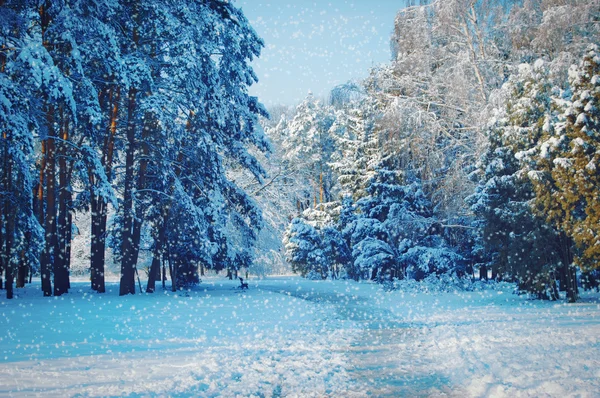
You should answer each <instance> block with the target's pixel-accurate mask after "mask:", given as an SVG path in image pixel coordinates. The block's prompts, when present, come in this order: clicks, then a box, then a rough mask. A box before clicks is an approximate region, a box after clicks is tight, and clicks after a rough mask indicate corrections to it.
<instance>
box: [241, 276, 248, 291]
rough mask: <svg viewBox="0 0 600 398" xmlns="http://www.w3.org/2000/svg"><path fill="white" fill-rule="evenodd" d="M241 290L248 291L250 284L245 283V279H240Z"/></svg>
mask: <svg viewBox="0 0 600 398" xmlns="http://www.w3.org/2000/svg"><path fill="white" fill-rule="evenodd" d="M240 289H242V290H244V289H248V283H244V278H242V277H240Z"/></svg>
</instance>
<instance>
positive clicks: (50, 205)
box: [41, 104, 56, 297]
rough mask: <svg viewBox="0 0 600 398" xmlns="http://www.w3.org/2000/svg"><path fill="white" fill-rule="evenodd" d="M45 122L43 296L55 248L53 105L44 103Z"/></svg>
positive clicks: (48, 293) (47, 290)
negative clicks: (46, 130) (46, 133)
mask: <svg viewBox="0 0 600 398" xmlns="http://www.w3.org/2000/svg"><path fill="white" fill-rule="evenodd" d="M46 123H47V128H48V137H47V138H46V162H45V167H44V175H45V180H46V212H45V218H44V228H45V237H46V242H45V245H44V254H43V256H42V264H41V274H42V275H41V276H42V291H43V293H44V296H46V297H48V296H51V295H52V284H51V281H50V276H51V272H52V266H53V263H54V256H55V254H56V253H55V252H54V250H55V248H56V233H55V232H56V195H55V188H56V186H55V185H56V183H55V181H56V176H55V174H54V173H55V170H54V169H55V142H54V106H53V105H51V104H47V105H46Z"/></svg>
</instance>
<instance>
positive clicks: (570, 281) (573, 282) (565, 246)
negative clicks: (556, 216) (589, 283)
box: [559, 232, 579, 303]
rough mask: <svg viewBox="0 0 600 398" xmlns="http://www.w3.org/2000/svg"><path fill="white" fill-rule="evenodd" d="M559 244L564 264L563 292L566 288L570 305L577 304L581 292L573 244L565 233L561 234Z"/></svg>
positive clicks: (561, 270) (562, 276)
mask: <svg viewBox="0 0 600 398" xmlns="http://www.w3.org/2000/svg"><path fill="white" fill-rule="evenodd" d="M559 242H560V243H559V247H560V251H561V262H562V267H560V269H559V272H560V273H561V275H560V284H561V290H562V289H563V288H564V290H565V291H566V292H567V301H568V302H569V303H575V302H576V301H577V299H578V298H579V291H578V288H577V273H576V269H575V266H573V252H572V251H571V248H572V247H573V242H572V240H571V238H569V237H568V236H567V235H566V234H565V233H564V232H560V234H559ZM563 284H564V287H563Z"/></svg>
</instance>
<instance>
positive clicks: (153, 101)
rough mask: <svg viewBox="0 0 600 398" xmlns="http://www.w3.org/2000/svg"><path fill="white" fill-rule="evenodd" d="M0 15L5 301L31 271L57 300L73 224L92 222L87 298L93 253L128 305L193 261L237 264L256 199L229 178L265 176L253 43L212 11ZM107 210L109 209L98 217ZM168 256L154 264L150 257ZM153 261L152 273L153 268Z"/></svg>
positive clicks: (98, 286)
mask: <svg viewBox="0 0 600 398" xmlns="http://www.w3.org/2000/svg"><path fill="white" fill-rule="evenodd" d="M0 5H1V7H0V23H1V26H0V29H1V31H2V34H1V37H0V40H1V48H2V51H1V53H0V56H1V59H0V64H1V65H0V71H1V73H0V98H1V101H0V105H1V107H2V110H1V111H0V125H1V130H2V141H1V147H0V151H2V161H3V166H2V168H1V174H0V179H1V184H2V189H1V191H2V197H1V201H0V220H1V225H2V227H1V228H0V232H1V234H0V247H1V248H2V256H1V257H0V258H1V261H2V262H1V264H0V265H1V268H0V269H2V271H3V274H4V278H5V284H4V286H5V288H6V293H7V297H8V298H11V297H12V295H13V278H16V287H23V286H24V284H25V283H26V282H28V281H30V280H31V277H32V275H34V274H39V275H40V277H41V281H42V284H41V285H42V290H43V294H44V295H45V296H51V295H61V294H63V293H66V292H67V291H68V289H69V268H70V261H71V257H72V255H71V241H72V233H73V222H72V218H73V214H74V213H75V212H83V213H84V214H87V215H89V217H91V236H90V237H89V239H90V242H89V245H90V246H89V247H90V249H89V252H90V264H89V271H90V279H91V286H92V288H93V289H94V290H96V291H98V292H104V291H105V262H106V258H105V253H106V249H107V246H110V247H111V248H112V252H113V253H114V255H115V256H116V261H117V262H118V263H120V268H121V270H120V275H121V283H120V294H121V295H124V294H129V293H134V292H135V290H136V283H135V278H136V277H135V274H136V272H138V269H137V263H138V257H139V252H140V242H141V241H142V238H144V240H145V241H148V240H151V241H152V246H151V248H150V250H151V252H152V263H151V266H150V267H149V271H148V282H147V286H146V291H148V292H151V291H154V289H155V285H156V281H160V280H161V277H162V280H163V284H164V279H165V276H166V274H167V271H166V265H165V264H166V263H168V267H169V271H168V272H169V275H170V277H171V280H172V288H173V289H177V288H178V287H182V286H185V285H189V284H192V283H194V282H197V281H198V271H197V265H198V264H199V263H203V264H205V266H206V267H207V268H213V269H217V270H219V269H223V268H226V267H231V266H233V264H235V266H238V267H239V266H245V265H246V266H247V265H248V262H250V261H251V255H250V252H249V251H250V248H251V247H252V243H253V242H254V240H255V239H256V233H255V231H256V229H257V228H258V227H259V226H260V223H261V215H260V209H259V208H258V207H257V205H256V203H255V202H253V201H252V200H251V199H250V197H249V196H248V195H247V194H246V193H245V192H244V191H243V190H241V189H240V188H239V187H237V186H236V185H235V184H234V183H233V182H231V180H229V179H228V178H227V177H226V170H227V169H228V168H229V167H238V168H244V169H245V170H247V171H248V172H250V173H252V175H254V176H255V177H256V178H259V179H260V178H262V176H263V175H264V174H265V173H264V170H263V168H262V167H261V165H260V164H259V163H258V162H257V160H256V159H255V157H254V156H252V155H250V153H249V152H248V148H249V147H253V148H257V150H259V151H267V150H268V149H269V144H268V142H267V140H266V139H265V137H264V135H263V134H262V129H260V127H259V124H258V117H259V116H266V115H267V113H266V110H265V109H264V107H262V105H261V104H260V103H259V102H258V100H257V98H255V97H252V96H250V95H248V86H249V85H251V84H252V83H253V82H255V81H256V79H257V78H256V76H255V74H254V72H253V71H252V68H251V67H250V65H249V63H250V61H251V60H252V59H253V58H254V57H256V56H258V55H259V53H260V49H261V47H262V46H263V42H262V40H261V39H260V38H259V37H258V36H257V35H256V33H255V32H254V30H253V29H252V28H251V27H250V26H249V24H248V21H247V20H246V18H245V17H244V15H243V14H242V13H241V11H240V10H239V9H237V8H236V7H234V6H233V5H232V4H230V3H229V2H226V1H218V0H214V1H212V0H208V1H192V0H190V1H178V2H166V1H124V0H114V1H110V0H109V1H100V2H96V1H88V0H76V1H70V0H46V1H39V0H31V1H23V0H15V1H2V2H1V4H0ZM109 209H114V210H115V211H114V212H112V214H113V216H112V217H110V219H109V217H108V214H109ZM163 260H167V261H163ZM161 265H162V270H161Z"/></svg>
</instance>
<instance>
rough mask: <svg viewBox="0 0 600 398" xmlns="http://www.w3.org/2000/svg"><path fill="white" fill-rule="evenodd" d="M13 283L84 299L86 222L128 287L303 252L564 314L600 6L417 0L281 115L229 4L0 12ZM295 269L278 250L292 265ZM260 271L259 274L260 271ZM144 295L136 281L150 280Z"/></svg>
mask: <svg viewBox="0 0 600 398" xmlns="http://www.w3.org/2000/svg"><path fill="white" fill-rule="evenodd" d="M0 30H1V34H0V47H1V49H0V130H1V133H2V139H1V141H0V151H1V152H2V157H1V159H2V162H3V164H2V167H1V168H0V184H1V188H0V193H1V196H0V249H1V255H0V270H1V271H2V275H3V277H4V281H3V286H2V287H4V288H5V289H6V293H7V297H8V298H11V297H12V296H13V294H14V293H13V285H15V286H16V287H17V288H19V287H23V286H24V285H25V284H26V283H28V282H30V281H31V278H32V277H33V276H34V275H37V276H39V277H40V278H41V281H42V283H41V286H42V291H43V295H45V296H51V295H61V294H63V293H66V292H67V291H68V289H69V286H70V285H69V272H70V262H71V258H72V256H73V254H72V253H71V242H72V240H73V236H72V235H73V230H74V223H73V216H74V214H79V215H85V217H89V218H90V225H91V231H90V237H89V258H90V261H89V272H90V280H91V286H92V288H93V289H94V290H96V291H97V292H104V290H105V268H106V263H107V261H108V259H107V255H106V253H107V252H108V249H111V250H110V252H111V256H114V257H115V260H114V261H116V262H117V263H118V264H120V294H121V295H126V294H132V293H135V291H136V273H137V272H138V269H140V268H141V265H140V262H141V261H140V250H141V249H142V246H143V247H144V250H146V251H147V252H148V253H150V256H149V257H150V260H149V264H148V265H147V285H146V286H145V288H144V290H145V291H147V292H153V291H154V290H155V289H156V283H157V282H160V281H162V283H163V286H165V280H166V278H167V276H168V277H169V278H170V279H171V285H170V286H171V288H172V289H174V290H176V289H179V288H182V287H185V286H189V285H192V284H195V283H197V282H198V281H199V273H201V271H199V269H200V270H201V269H213V270H217V271H219V270H228V271H229V272H230V273H232V272H236V271H238V270H240V269H241V268H246V269H247V268H251V269H252V267H255V268H257V269H258V268H260V265H261V264H265V263H269V262H270V263H271V264H278V263H282V262H284V261H288V262H289V263H290V264H291V267H292V269H293V270H294V271H295V272H299V273H300V274H302V275H304V276H307V277H310V278H317V279H326V278H349V279H354V280H375V281H378V282H380V283H382V284H383V285H384V286H386V287H387V288H391V289H393V288H394V286H395V282H396V281H399V280H403V279H412V280H416V281H422V280H426V279H428V278H447V279H451V280H452V279H458V278H477V277H478V278H482V279H486V280H487V279H495V280H505V281H510V282H515V283H517V285H518V287H519V289H520V290H522V291H524V292H528V293H531V294H533V295H535V296H537V297H539V298H543V299H557V298H559V295H560V293H559V291H564V292H566V297H567V299H568V301H570V302H574V301H576V300H577V297H578V288H579V286H582V287H586V288H587V287H591V286H594V284H596V282H595V280H596V279H595V278H597V277H598V271H597V269H598V268H599V264H600V262H599V261H600V196H599V195H598V187H599V186H600V171H599V168H600V132H599V131H600V102H599V101H600V77H599V76H600V49H599V48H598V46H597V45H596V43H599V42H600V35H599V33H600V4H599V2H598V0H522V1H517V0H514V1H512V0H448V1H433V2H429V1H422V2H421V3H420V4H418V5H416V4H411V5H409V6H408V7H406V8H403V9H401V10H399V12H398V14H397V16H396V18H395V22H394V25H393V33H392V35H391V40H390V44H391V46H390V48H391V54H392V57H391V58H392V59H391V61H390V62H389V63H387V64H385V65H381V66H378V67H376V68H374V69H372V70H371V71H370V73H369V76H368V77H367V78H366V79H365V80H364V81H361V82H350V83H347V84H343V85H340V86H337V87H335V88H334V89H333V90H332V91H331V93H330V95H329V96H328V98H326V99H319V98H316V97H315V96H313V95H308V97H307V98H306V99H305V100H304V101H303V102H302V103H301V104H299V105H298V106H297V107H287V106H277V107H272V108H271V109H269V112H267V110H266V109H265V108H264V107H263V106H262V105H261V103H260V102H259V99H257V98H256V97H253V96H251V95H249V93H248V88H249V86H251V85H252V84H253V83H254V82H256V81H257V77H256V75H255V73H254V72H253V70H252V67H251V61H252V60H253V59H254V58H255V57H257V56H259V55H260V51H261V48H262V46H263V42H262V40H261V39H260V38H259V37H258V35H257V34H256V32H255V31H254V30H253V29H252V27H251V26H250V25H249V22H248V20H247V19H246V18H245V17H244V15H243V13H242V12H241V10H240V9H239V8H237V7H236V6H235V3H233V4H232V3H230V2H228V1H221V0H202V1H197V0H182V1H177V2H168V1H164V0H145V1H135V0H106V1H102V2H91V1H88V0H44V1H40V0H13V1H11V0H5V1H0ZM284 257H285V258H284ZM261 272H267V271H261ZM139 288H140V289H142V287H141V286H140V287H139Z"/></svg>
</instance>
